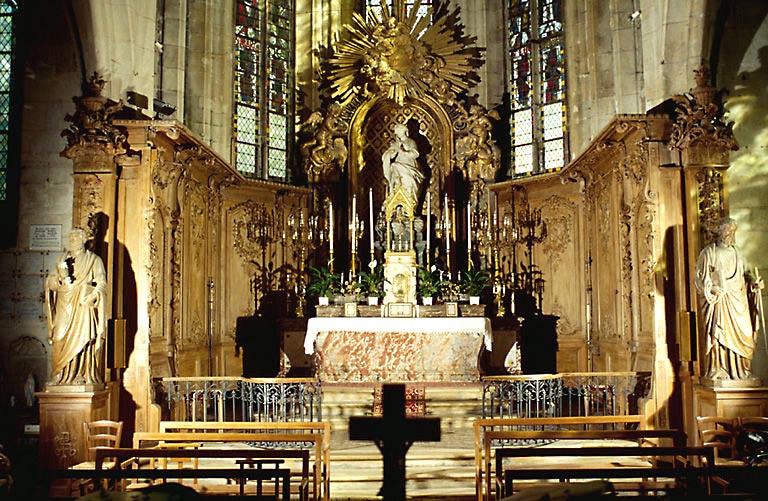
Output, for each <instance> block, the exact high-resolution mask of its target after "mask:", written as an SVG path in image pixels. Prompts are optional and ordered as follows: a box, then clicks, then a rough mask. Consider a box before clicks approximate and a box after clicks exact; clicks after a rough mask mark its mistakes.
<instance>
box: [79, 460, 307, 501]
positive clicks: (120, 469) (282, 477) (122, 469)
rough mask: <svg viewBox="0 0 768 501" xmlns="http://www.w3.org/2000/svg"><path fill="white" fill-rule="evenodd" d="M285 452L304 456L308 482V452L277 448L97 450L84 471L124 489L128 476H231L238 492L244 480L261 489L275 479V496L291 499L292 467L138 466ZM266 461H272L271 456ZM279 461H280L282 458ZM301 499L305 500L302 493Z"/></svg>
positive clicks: (305, 482) (165, 478)
mask: <svg viewBox="0 0 768 501" xmlns="http://www.w3.org/2000/svg"><path fill="white" fill-rule="evenodd" d="M286 454H287V455H288V456H291V457H300V458H302V459H303V464H304V468H303V471H304V472H305V473H306V474H305V475H303V476H302V478H305V480H302V485H303V486H306V485H308V483H309V479H308V477H309V475H308V470H309V451H307V450H306V449H303V450H293V451H278V450H263V449H251V448H243V449H217V448H192V449H157V448H133V449H119V448H110V449H107V448H105V449H100V450H98V451H97V452H96V462H95V467H94V468H95V469H94V470H92V471H90V472H87V474H88V475H90V476H91V478H94V479H100V478H109V479H115V480H122V481H123V482H122V485H123V488H125V482H124V481H125V480H128V479H133V480H136V479H142V480H150V481H151V480H156V479H160V480H163V481H165V480H167V479H168V478H170V477H176V478H178V479H179V482H180V483H181V480H182V479H186V478H190V479H192V480H193V481H195V483H197V482H196V481H197V480H198V479H200V478H209V479H211V478H222V479H226V480H227V481H228V482H229V481H230V480H231V479H235V480H236V481H237V482H238V484H239V486H240V494H241V495H242V494H243V493H244V485H245V482H246V481H247V480H256V481H257V482H258V484H257V490H258V491H260V490H261V485H262V482H263V481H265V480H271V479H274V480H276V481H279V483H281V484H282V489H278V488H277V485H276V489H275V493H274V494H275V497H277V496H280V499H290V493H291V489H290V478H291V470H290V469H288V468H274V469H264V470H262V469H259V470H244V468H243V466H240V465H238V466H237V468H192V469H177V470H173V469H170V470H169V469H165V468H158V469H155V468H148V469H147V468H141V467H140V465H141V464H145V463H146V460H150V464H152V463H154V460H156V459H159V460H161V461H163V462H167V460H169V459H171V460H179V459H191V460H194V461H198V460H200V459H204V458H210V459H214V458H215V459H234V460H235V462H234V464H238V462H241V461H245V462H247V461H259V460H262V459H263V458H265V457H266V458H269V457H275V456H277V455H279V456H280V457H285V456H286ZM112 459H116V460H117V466H115V467H113V468H105V466H106V465H105V462H108V461H110V460H112ZM269 461H275V460H274V459H271V460H269ZM281 461H282V460H281ZM206 491H209V492H210V491H211V489H210V488H206ZM299 492H300V493H302V492H306V487H305V488H304V489H303V490H302V487H301V486H300V487H299ZM302 499H305V498H304V497H303V496H302Z"/></svg>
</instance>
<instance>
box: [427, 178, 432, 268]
mask: <svg viewBox="0 0 768 501" xmlns="http://www.w3.org/2000/svg"><path fill="white" fill-rule="evenodd" d="M431 214H432V194H431V193H430V192H429V191H427V261H429V239H430V233H432V227H431V226H430V225H431V224H432V223H431V222H430V219H431V218H430V216H431Z"/></svg>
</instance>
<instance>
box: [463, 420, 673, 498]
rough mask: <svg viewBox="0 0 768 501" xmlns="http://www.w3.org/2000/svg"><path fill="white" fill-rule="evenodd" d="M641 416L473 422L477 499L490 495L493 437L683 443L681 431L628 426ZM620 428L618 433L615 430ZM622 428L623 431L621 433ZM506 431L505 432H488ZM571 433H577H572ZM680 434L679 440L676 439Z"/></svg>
mask: <svg viewBox="0 0 768 501" xmlns="http://www.w3.org/2000/svg"><path fill="white" fill-rule="evenodd" d="M643 424H644V418H643V416H641V415H637V414H632V415H626V416H575V417H539V418H486V419H477V420H475V422H474V440H475V493H476V497H477V500H478V501H481V500H483V499H484V498H486V499H490V496H491V486H492V481H491V474H492V471H491V450H492V449H493V443H494V441H500V440H504V441H522V440H529V441H530V440H539V441H554V440H564V439H568V438H575V439H582V440H589V439H598V440H600V439H614V440H635V441H637V440H650V439H653V440H661V439H669V440H670V441H671V442H672V444H673V445H678V446H684V445H685V438H684V437H685V434H680V432H677V431H672V430H666V431H660V432H659V431H655V430H642V429H639V430H638V429H635V430H628V429H626V428H630V427H631V428H642V427H643ZM619 432H621V433H619ZM625 432H626V433H625ZM489 433H508V434H509V435H489ZM572 433H577V434H576V435H572ZM681 436H682V440H683V441H682V442H680V440H681Z"/></svg>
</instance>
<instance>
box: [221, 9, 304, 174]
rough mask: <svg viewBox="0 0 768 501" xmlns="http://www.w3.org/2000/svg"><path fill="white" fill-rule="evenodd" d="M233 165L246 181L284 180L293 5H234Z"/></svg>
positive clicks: (290, 114)
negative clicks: (253, 178) (244, 176)
mask: <svg viewBox="0 0 768 501" xmlns="http://www.w3.org/2000/svg"><path fill="white" fill-rule="evenodd" d="M236 9H237V10H236V12H235V41H234V52H235V57H234V60H235V67H234V72H235V78H234V81H235V89H234V95H235V116H234V126H233V131H234V141H233V142H234V152H233V156H234V164H235V167H236V168H237V170H238V171H240V172H241V173H243V174H244V175H246V176H248V177H257V178H263V179H272V180H278V181H288V180H289V176H290V172H289V169H288V166H289V165H290V158H289V151H290V147H291V144H290V141H289V138H291V137H293V123H294V114H295V113H294V108H293V101H294V95H293V94H294V90H293V89H294V85H293V82H294V52H295V30H294V22H295V9H294V1H293V0H237V2H236Z"/></svg>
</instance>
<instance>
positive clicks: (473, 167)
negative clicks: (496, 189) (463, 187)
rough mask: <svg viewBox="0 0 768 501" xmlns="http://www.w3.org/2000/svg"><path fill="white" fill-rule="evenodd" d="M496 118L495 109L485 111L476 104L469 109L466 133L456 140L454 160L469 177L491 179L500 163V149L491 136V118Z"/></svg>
mask: <svg viewBox="0 0 768 501" xmlns="http://www.w3.org/2000/svg"><path fill="white" fill-rule="evenodd" d="M491 118H492V119H494V120H498V119H499V114H498V113H497V112H496V111H495V110H491V111H489V112H487V113H484V112H483V108H482V107H481V106H478V105H472V106H471V107H470V109H469V116H468V117H467V121H468V122H469V124H468V126H467V133H466V134H465V135H464V136H462V137H460V138H459V139H458V140H457V141H456V156H455V157H456V161H457V162H458V166H459V168H460V169H462V170H464V171H465V172H466V173H467V176H468V178H469V179H493V178H494V176H495V175H496V171H497V170H498V169H499V165H500V163H501V150H500V149H499V147H498V146H496V143H494V141H493V139H492V138H491V126H492V123H491V120H490V119H491Z"/></svg>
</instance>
